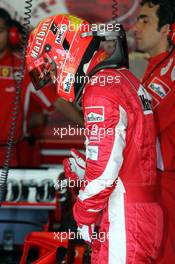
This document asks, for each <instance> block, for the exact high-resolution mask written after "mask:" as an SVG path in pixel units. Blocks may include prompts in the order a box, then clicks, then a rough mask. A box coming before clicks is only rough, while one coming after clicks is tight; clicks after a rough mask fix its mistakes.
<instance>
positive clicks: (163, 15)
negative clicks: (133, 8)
mask: <svg viewBox="0 0 175 264" xmlns="http://www.w3.org/2000/svg"><path fill="white" fill-rule="evenodd" d="M145 4H148V6H149V7H150V8H151V7H154V6H155V5H158V6H159V7H158V9H157V16H158V18H159V23H158V31H159V30H160V29H161V28H162V26H164V25H166V24H170V25H172V24H173V23H174V22H175V3H174V0H142V1H141V3H140V5H141V6H143V5H145Z"/></svg>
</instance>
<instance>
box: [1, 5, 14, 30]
mask: <svg viewBox="0 0 175 264" xmlns="http://www.w3.org/2000/svg"><path fill="white" fill-rule="evenodd" d="M0 18H2V19H3V20H4V21H5V24H6V26H7V27H10V26H11V24H12V19H11V16H10V14H9V13H8V12H7V11H6V10H5V9H4V8H0Z"/></svg>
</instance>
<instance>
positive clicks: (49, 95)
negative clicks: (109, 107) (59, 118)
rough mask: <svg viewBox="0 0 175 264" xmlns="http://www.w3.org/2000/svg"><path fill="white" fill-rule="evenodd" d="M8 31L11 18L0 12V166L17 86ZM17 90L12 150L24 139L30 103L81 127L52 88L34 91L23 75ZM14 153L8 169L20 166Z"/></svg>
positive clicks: (16, 61) (78, 117)
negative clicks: (17, 100) (19, 94)
mask: <svg viewBox="0 0 175 264" xmlns="http://www.w3.org/2000/svg"><path fill="white" fill-rule="evenodd" d="M10 28H11V17H10V15H9V14H8V13H7V12H6V11H5V10H4V9H2V8H0V83H1V87H0V104H1V108H0V130H1V131H0V166H2V165H3V162H4V158H5V151H6V144H7V138H8V134H9V131H10V127H11V122H12V108H13V106H14V97H15V93H16V85H17V83H16V81H15V78H16V77H17V74H18V71H19V66H20V63H21V62H20V56H19V54H18V53H14V52H13V51H12V47H11V46H10V44H9V43H10V41H9V35H10ZM15 48H16V47H15ZM21 88H22V89H21V99H20V105H19V109H20V110H19V115H18V119H17V127H16V136H15V142H14V144H15V146H17V145H18V143H19V141H21V140H22V139H23V136H26V135H27V115H28V111H29V103H30V101H31V99H32V100H35V101H36V102H37V103H38V104H40V106H41V107H42V108H43V109H44V108H45V109H47V110H50V109H52V110H53V109H57V110H59V111H62V112H63V113H64V114H65V116H67V117H69V118H70V119H71V120H73V121H75V122H78V123H79V124H83V120H82V117H81V114H80V113H79V112H78V111H77V110H76V109H75V108H74V107H73V106H72V105H71V104H70V103H65V102H64V101H63V100H62V99H61V98H58V96H57V94H56V92H55V91H54V89H52V87H50V86H47V87H45V88H44V89H43V90H42V91H36V90H35V89H34V87H33V85H32V83H31V81H30V78H29V76H28V73H27V72H25V75H24V78H23V82H22V86H21ZM17 149H18V148H16V147H15V148H14V152H13V156H12V160H11V166H17V165H20V164H19V163H18V161H17V155H16V151H17ZM18 151H20V149H18ZM26 151H27V149H26ZM25 155H27V153H25Z"/></svg>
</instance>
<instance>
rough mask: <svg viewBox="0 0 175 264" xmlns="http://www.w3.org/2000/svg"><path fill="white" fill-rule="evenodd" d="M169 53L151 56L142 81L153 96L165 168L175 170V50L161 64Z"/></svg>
mask: <svg viewBox="0 0 175 264" xmlns="http://www.w3.org/2000/svg"><path fill="white" fill-rule="evenodd" d="M167 54H168V53H167V52H165V53H162V54H159V55H158V56H156V57H153V58H151V60H150V61H149V65H148V68H147V70H146V72H145V74H144V77H143V81H142V83H143V85H144V87H145V88H146V89H147V91H148V92H149V93H150V94H151V96H152V98H153V109H154V119H155V123H156V130H157V135H158V137H159V141H160V147H161V153H162V158H163V167H164V170H165V171H172V170H173V171H175V151H174V149H175V133H174V131H175V103H174V102H175V82H174V81H175V60H174V56H175V51H174V52H173V53H172V55H171V56H169V57H168V58H167V59H166V60H165V61H164V62H163V63H162V64H160V65H159V63H160V62H161V61H162V60H163V59H164V58H165V57H166V56H167ZM157 65H158V67H157V68H156V69H155V70H154V72H153V73H152V74H151V76H149V74H150V72H151V71H152V70H153V69H154V67H155V66H157ZM156 88H157V90H155V89H156ZM158 159H159V157H158Z"/></svg>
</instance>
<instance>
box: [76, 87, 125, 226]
mask: <svg viewBox="0 0 175 264" xmlns="http://www.w3.org/2000/svg"><path fill="white" fill-rule="evenodd" d="M89 89H90V88H88V90H89ZM94 89H96V88H95V87H94ZM101 90H102V89H101ZM94 92H95V90H93V89H92V91H91V94H92V96H90V97H88V99H87V100H86V98H85V100H84V104H85V109H84V111H85V113H84V115H85V128H86V143H87V144H86V164H87V167H86V171H85V181H84V184H83V187H82V188H81V190H80V192H79V195H78V198H77V201H76V203H75V205H74V208H73V211H74V218H75V220H76V221H77V224H78V225H90V224H92V223H95V222H96V220H97V219H98V217H99V214H100V211H101V210H103V209H104V208H105V207H106V206H107V203H108V200H109V196H110V194H111V193H112V191H113V190H114V188H115V183H116V180H117V178H118V175H119V171H120V168H121V166H122V162H123V150H124V148H125V144H126V141H125V137H126V128H127V114H126V112H125V110H124V109H123V108H122V106H121V105H119V104H117V102H116V100H115V98H112V97H113V93H111V91H109V92H108V93H109V94H110V97H111V98H107V97H106V96H104V97H102V96H101V95H100V96H96V95H95V94H94Z"/></svg>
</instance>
